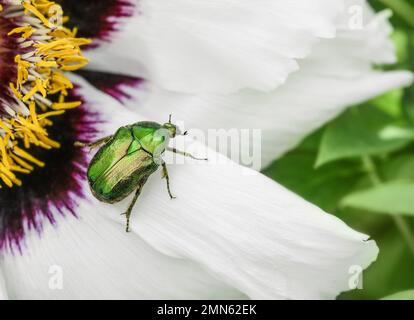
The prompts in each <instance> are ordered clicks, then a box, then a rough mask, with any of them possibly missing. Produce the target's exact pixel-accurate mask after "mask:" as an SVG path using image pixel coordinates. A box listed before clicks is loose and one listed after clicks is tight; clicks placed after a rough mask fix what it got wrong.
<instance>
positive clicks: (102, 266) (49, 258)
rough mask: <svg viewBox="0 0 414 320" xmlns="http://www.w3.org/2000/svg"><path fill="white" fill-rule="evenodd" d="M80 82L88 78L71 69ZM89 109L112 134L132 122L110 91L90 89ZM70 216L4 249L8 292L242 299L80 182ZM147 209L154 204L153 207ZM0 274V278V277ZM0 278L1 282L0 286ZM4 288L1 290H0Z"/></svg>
mask: <svg viewBox="0 0 414 320" xmlns="http://www.w3.org/2000/svg"><path fill="white" fill-rule="evenodd" d="M72 80H74V82H76V83H77V84H81V85H85V83H84V82H83V81H81V80H79V79H78V78H77V77H75V76H73V77H72ZM79 92H80V93H81V94H82V95H83V96H85V97H86V98H89V102H90V105H89V106H90V109H91V111H96V112H98V113H99V114H100V115H101V116H102V119H105V120H112V121H111V123H110V124H109V123H108V124H107V125H103V126H102V127H101V129H102V130H103V131H102V135H103V136H104V135H109V134H112V133H113V132H114V131H115V130H116V128H118V127H119V126H120V125H121V124H125V123H130V122H134V121H137V120H138V119H137V116H136V115H133V114H131V113H130V112H127V110H126V109H125V108H124V107H122V106H120V105H119V104H118V103H117V102H116V101H115V100H113V99H112V98H111V97H109V96H106V95H103V94H101V93H99V92H97V91H96V90H94V89H92V88H90V90H88V88H86V89H85V88H81V89H79ZM84 188H85V193H86V194H87V195H88V198H87V199H84V200H81V201H80V204H79V206H78V207H77V208H76V210H75V211H76V214H77V215H78V216H79V218H75V217H73V216H72V215H71V213H70V212H64V217H63V216H62V214H61V213H60V212H57V211H56V210H55V211H56V212H54V218H55V219H56V226H52V225H50V223H49V222H48V221H44V228H43V230H42V231H41V233H40V235H39V233H38V232H37V231H34V230H32V231H29V230H27V234H26V236H25V243H24V246H23V252H22V254H19V253H18V252H14V253H12V252H9V251H6V252H3V253H2V257H1V260H0V263H1V266H2V269H3V272H4V276H5V277H4V278H5V280H6V285H7V288H8V289H9V291H8V294H9V297H10V298H12V299H213V298H217V299H218V298H222V299H240V298H245V295H244V294H243V293H241V292H240V291H239V290H237V289H235V288H234V286H232V285H229V284H226V283H224V282H222V281H220V280H218V279H216V278H215V277H213V276H212V275H210V273H209V271H207V270H205V268H203V267H202V266H200V265H199V264H197V263H196V262H193V261H191V260H189V259H180V258H175V257H170V256H167V255H164V254H163V253H161V252H159V251H157V250H155V249H154V248H153V247H151V246H150V245H148V244H147V243H146V242H144V241H143V240H142V238H141V237H140V236H139V235H136V234H133V233H130V234H127V233H126V232H125V228H124V226H120V225H119V224H118V223H115V222H114V221H113V220H111V219H107V218H106V217H115V218H118V217H119V216H120V214H121V213H122V211H119V212H118V210H117V209H115V208H114V207H113V206H110V205H101V204H100V203H99V202H98V201H97V200H96V199H94V198H93V197H92V195H91V193H90V191H89V187H88V186H87V185H86V182H85V183H84ZM152 210H157V206H154V207H153V209H152ZM0 280H1V278H0ZM1 288H2V286H1V281H0V289H1ZM0 292H1V290H0Z"/></svg>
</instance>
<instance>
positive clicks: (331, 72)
mask: <svg viewBox="0 0 414 320" xmlns="http://www.w3.org/2000/svg"><path fill="white" fill-rule="evenodd" d="M346 4H347V8H348V9H349V8H352V6H355V5H358V6H360V7H361V8H362V12H363V13H364V16H363V20H362V21H363V22H364V24H363V25H361V26H360V27H359V28H356V27H355V26H354V25H351V24H349V19H350V16H349V13H348V10H346V11H344V13H343V14H342V16H341V18H340V19H339V21H338V25H337V27H338V36H337V37H336V38H335V39H329V40H323V41H321V42H320V43H319V44H317V45H315V46H314V49H313V51H312V53H311V54H310V55H309V56H308V57H307V58H306V59H304V60H303V61H301V62H300V70H299V71H298V72H296V73H294V74H292V75H290V77H289V78H288V80H287V82H286V83H285V84H284V85H282V86H280V87H278V88H277V89H275V90H273V91H271V92H268V93H263V92H259V91H257V90H241V91H239V92H237V93H234V94H231V95H218V94H179V93H174V92H170V91H167V90H163V89H162V88H160V87H157V86H156V84H149V85H147V87H146V88H147V90H148V91H147V92H145V91H144V90H141V91H137V92H136V93H135V97H137V98H139V99H140V101H144V99H146V100H147V101H146V102H145V101H144V102H143V103H141V104H140V108H139V110H137V109H136V108H135V105H134V103H133V102H131V103H129V105H130V106H131V109H132V110H134V109H135V110H137V111H139V113H140V114H142V115H144V116H146V117H148V118H152V119H156V120H161V117H162V114H163V113H172V114H173V115H174V116H175V117H178V118H179V119H182V120H184V121H185V125H186V127H187V129H191V128H199V129H202V130H204V131H207V130H208V129H231V128H237V129H256V128H257V129H261V130H262V148H261V149H262V156H261V161H262V167H265V166H267V165H268V164H270V162H271V161H272V160H274V159H276V158H278V157H279V156H281V155H282V154H283V153H285V152H286V151H288V150H290V149H292V148H293V147H295V146H296V145H297V144H298V143H299V142H300V141H301V140H302V139H303V137H305V136H306V135H308V134H309V133H311V132H312V131H314V130H316V129H317V128H319V127H320V126H322V125H323V124H324V123H326V122H328V121H330V120H331V119H333V118H334V117H336V116H337V115H339V114H340V113H341V112H343V111H344V110H345V108H346V107H347V106H350V105H353V104H358V103H361V102H363V101H366V100H368V99H370V98H373V97H375V96H377V95H380V94H382V93H385V92H387V91H389V90H391V89H394V88H399V87H403V86H408V85H410V84H411V83H412V81H413V75H412V74H411V73H410V72H404V71H401V72H386V73H384V72H375V71H373V70H372V65H373V64H377V63H392V62H394V61H395V53H394V51H395V49H394V46H393V45H392V42H391V40H390V38H389V33H390V32H391V26H390V24H389V22H388V20H387V18H388V12H387V11H385V12H381V13H378V14H374V13H373V11H372V9H371V8H370V7H369V6H368V5H367V2H366V1H362V0H359V1H357V0H353V1H347V2H346ZM355 48H357V49H355ZM142 89H144V87H142ZM130 93H131V94H133V92H132V91H131V92H130ZM164 110H165V111H164ZM213 143H214V142H213ZM241 153H242V158H243V159H249V158H250V154H249V153H250V149H249V148H241ZM243 164H245V163H243Z"/></svg>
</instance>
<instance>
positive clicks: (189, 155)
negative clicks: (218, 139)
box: [167, 148, 208, 161]
mask: <svg viewBox="0 0 414 320" xmlns="http://www.w3.org/2000/svg"><path fill="white" fill-rule="evenodd" d="M167 150H168V151H171V152H174V153H177V154H180V155H182V156H184V157H189V158H191V159H194V160H200V161H207V160H208V159H207V158H196V157H194V156H193V155H192V154H191V153H188V152H185V151H181V150H177V149H176V148H167Z"/></svg>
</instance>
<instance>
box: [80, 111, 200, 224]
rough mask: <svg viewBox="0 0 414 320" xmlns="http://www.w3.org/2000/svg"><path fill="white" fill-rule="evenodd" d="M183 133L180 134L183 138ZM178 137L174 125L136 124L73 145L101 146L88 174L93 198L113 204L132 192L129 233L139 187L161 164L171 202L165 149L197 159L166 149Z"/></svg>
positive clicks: (178, 131)
mask: <svg viewBox="0 0 414 320" xmlns="http://www.w3.org/2000/svg"><path fill="white" fill-rule="evenodd" d="M186 133H187V132H185V133H184V134H182V135H186ZM177 135H181V132H180V130H179V129H178V128H177V126H176V125H174V124H172V123H171V116H170V119H169V121H168V122H167V123H165V124H163V125H161V124H159V123H156V122H149V121H144V122H137V123H134V124H132V125H128V126H124V127H121V128H119V129H118V130H117V132H116V133H115V134H114V135H111V136H109V137H105V138H102V139H99V140H97V141H95V142H92V143H82V142H76V143H75V145H76V146H78V147H89V148H91V149H93V148H97V147H100V149H99V150H98V152H97V153H96V154H95V156H94V157H93V158H92V161H91V162H90V164H89V167H88V171H87V178H88V182H89V186H90V188H91V191H92V193H93V195H94V196H95V198H97V199H98V200H100V201H102V202H105V203H116V202H119V201H121V200H123V199H125V198H126V197H127V196H129V195H130V194H131V193H132V192H134V191H135V195H134V198H133V199H132V202H131V204H130V205H129V207H128V209H127V211H126V212H125V213H124V214H125V216H126V220H127V222H126V231H127V232H129V220H130V217H131V212H132V208H133V207H134V205H135V203H136V201H137V199H138V197H139V195H140V193H141V191H142V188H143V187H144V185H145V183H146V182H147V179H148V178H149V176H150V175H151V174H153V173H154V172H155V171H156V170H157V169H158V168H159V166H160V165H161V166H162V172H163V178H165V179H166V182H167V190H168V194H169V195H170V197H171V199H174V198H175V197H174V196H173V195H172V194H171V190H170V178H169V175H168V170H167V166H166V164H165V162H164V161H163V159H162V154H163V153H164V152H165V150H169V151H171V152H174V153H178V154H181V155H183V156H186V157H191V158H193V159H196V160H207V159H198V158H196V157H194V156H192V155H191V154H189V153H186V152H183V151H179V150H177V149H175V148H169V147H168V142H169V140H170V139H172V138H175V137H176V136H177Z"/></svg>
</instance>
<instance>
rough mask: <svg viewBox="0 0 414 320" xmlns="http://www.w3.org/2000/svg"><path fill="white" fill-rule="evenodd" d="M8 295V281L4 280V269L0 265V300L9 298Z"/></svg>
mask: <svg viewBox="0 0 414 320" xmlns="http://www.w3.org/2000/svg"><path fill="white" fill-rule="evenodd" d="M8 297H9V296H8V294H7V288H6V282H5V281H4V276H3V271H2V269H1V267H0V300H7V299H8Z"/></svg>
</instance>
